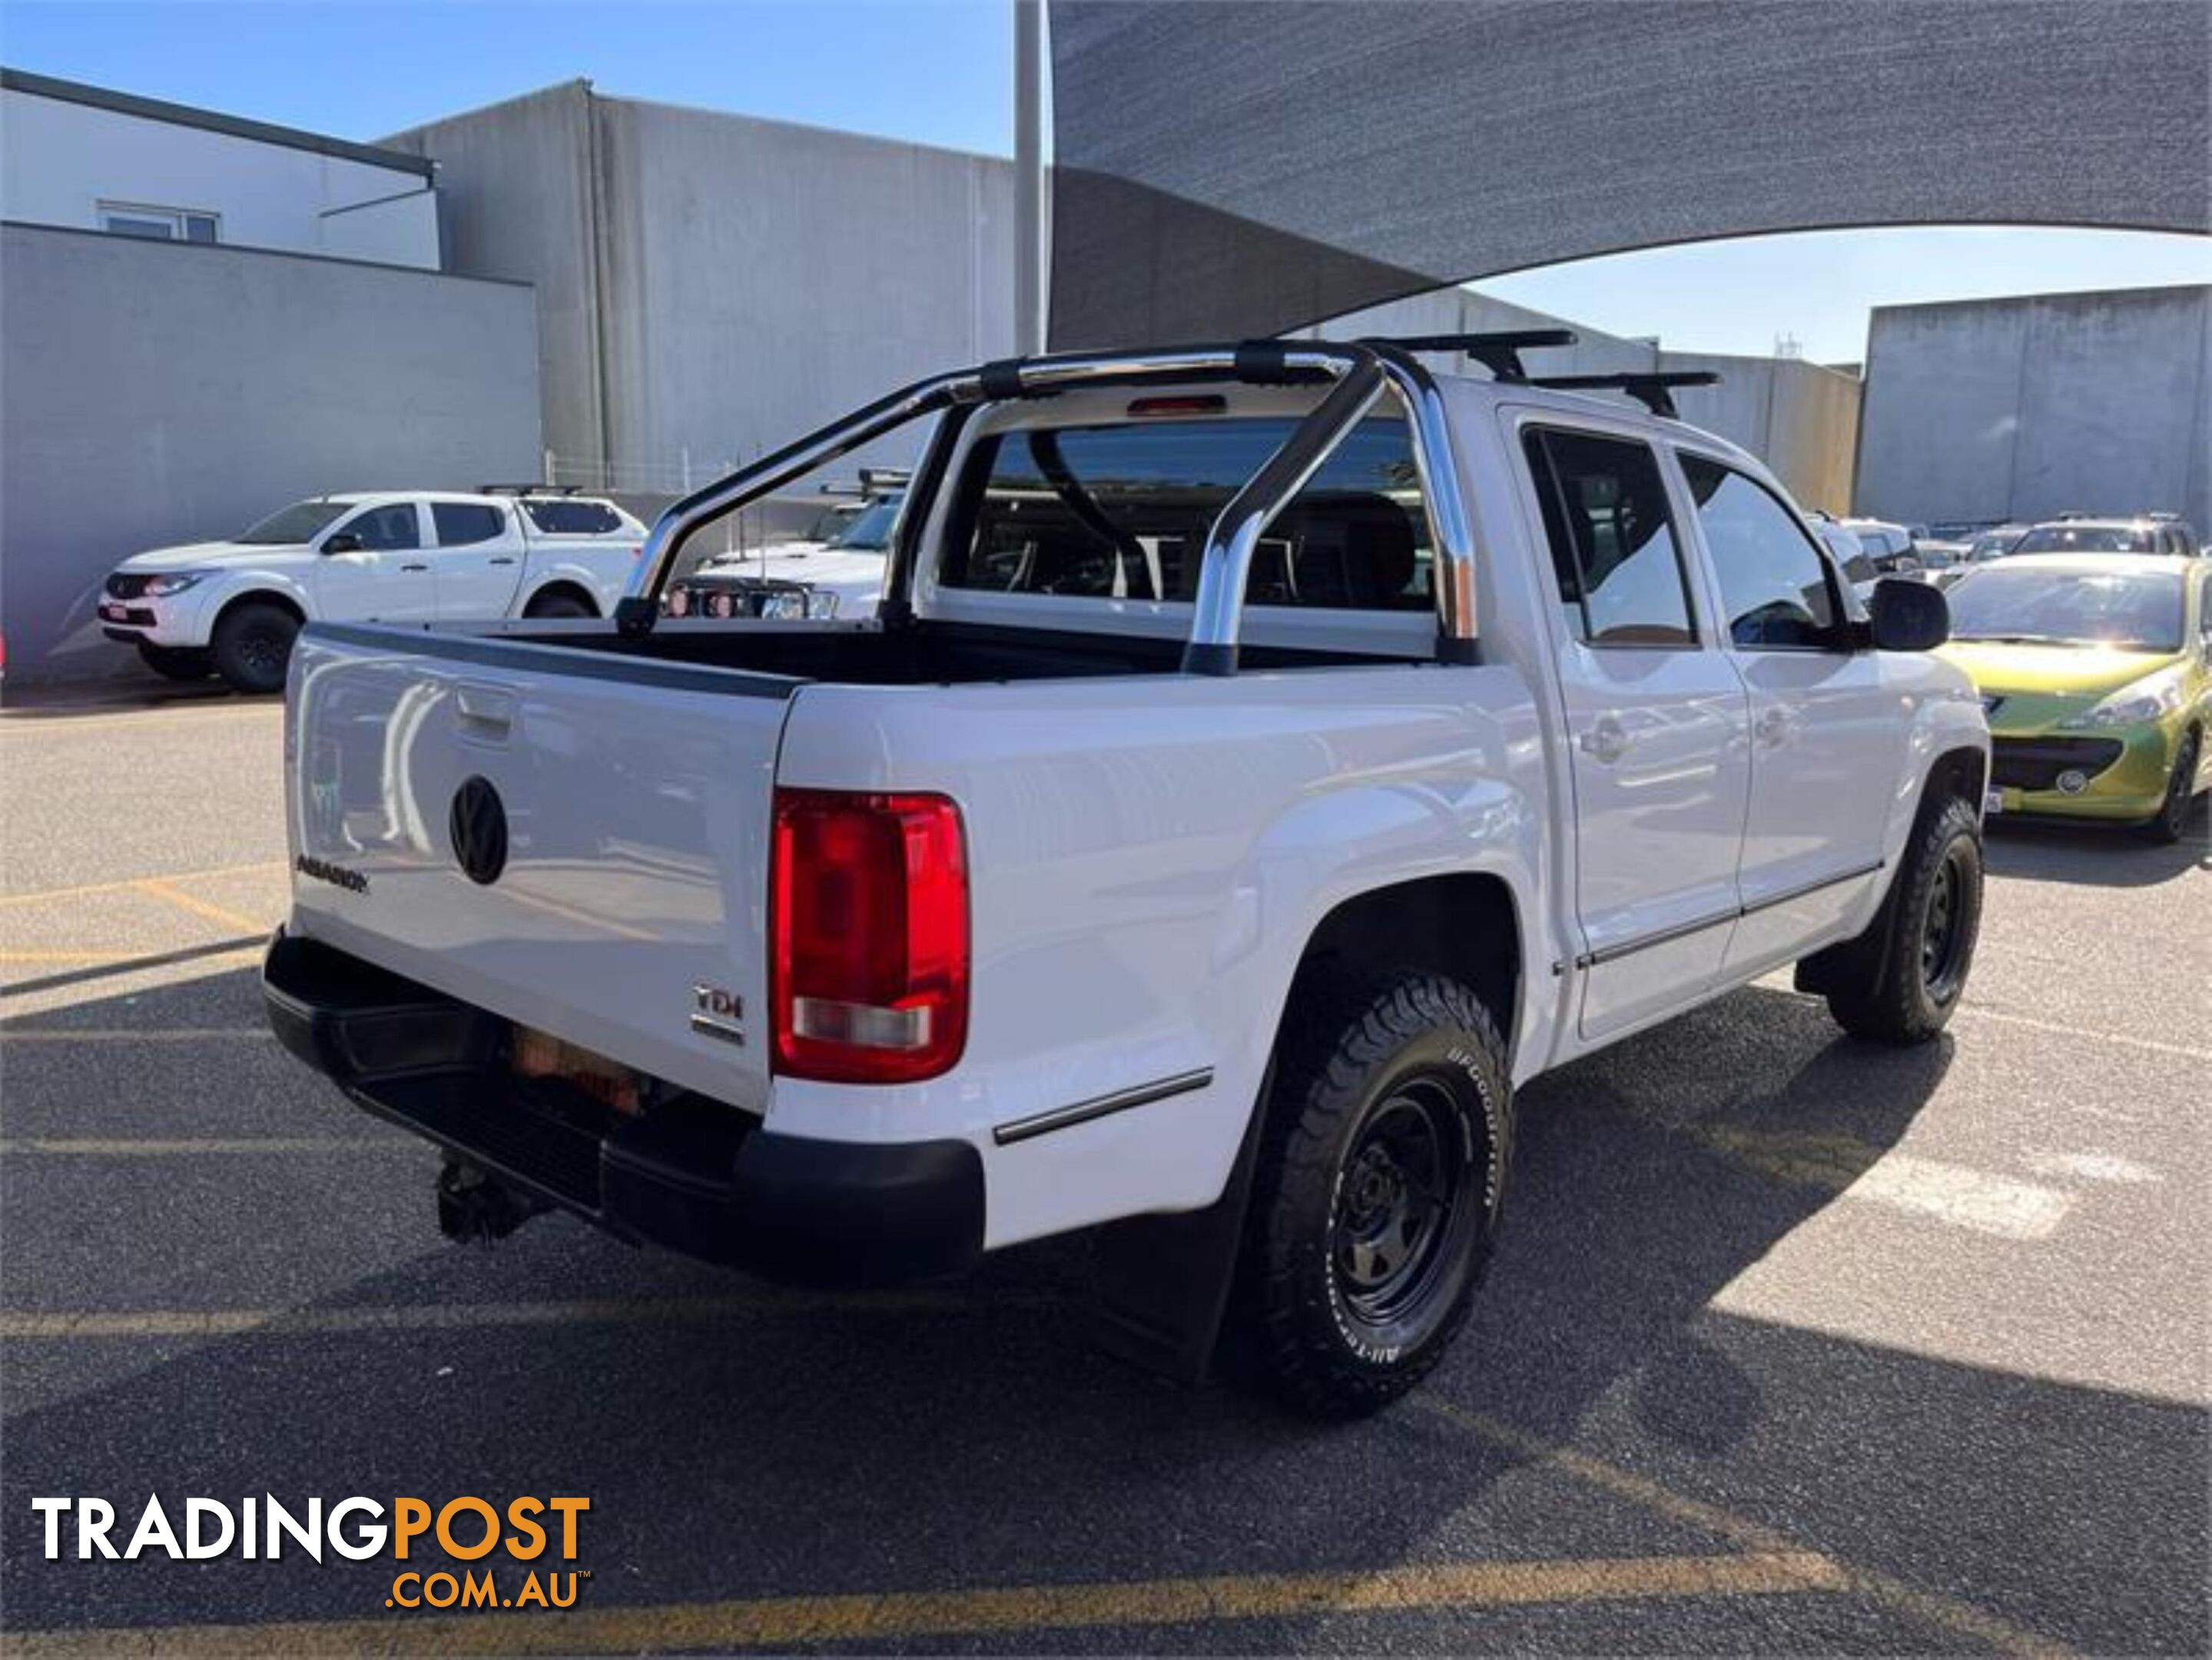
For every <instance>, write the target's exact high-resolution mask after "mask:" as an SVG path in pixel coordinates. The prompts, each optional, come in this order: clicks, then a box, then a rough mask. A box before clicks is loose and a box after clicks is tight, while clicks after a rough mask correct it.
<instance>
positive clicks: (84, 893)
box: [0, 859, 284, 927]
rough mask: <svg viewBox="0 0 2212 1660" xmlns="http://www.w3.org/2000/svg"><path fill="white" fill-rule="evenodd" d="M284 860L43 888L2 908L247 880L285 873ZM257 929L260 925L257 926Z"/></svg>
mask: <svg viewBox="0 0 2212 1660" xmlns="http://www.w3.org/2000/svg"><path fill="white" fill-rule="evenodd" d="M283 868H284V861H283V860H282V859H258V860H254V861H253V862H252V864H250V865H211V866H208V867H207V868H206V869H204V870H173V871H164V872H161V873H159V874H157V875H154V876H129V877H125V878H123V879H120V880H118V881H114V882H89V883H87V884H86V885H84V886H82V887H76V888H42V889H40V891H37V892H35V893H0V905H37V904H43V903H47V902H49V901H52V900H56V899H85V898H89V897H91V896H93V895H94V894H96V893H121V892H122V891H124V890H125V889H126V888H135V887H137V885H139V884H140V883H141V882H197V881H200V880H202V879H205V878H208V877H215V876H245V875H247V874H249V873H252V872H254V871H270V870H283ZM254 926H255V927H260V926H261V924H259V923H258V922H257V923H255V924H254Z"/></svg>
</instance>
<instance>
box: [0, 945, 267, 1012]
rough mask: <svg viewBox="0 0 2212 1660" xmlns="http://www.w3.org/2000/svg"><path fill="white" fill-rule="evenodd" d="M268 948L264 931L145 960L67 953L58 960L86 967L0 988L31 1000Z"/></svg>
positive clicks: (2, 957) (4, 956) (0, 956)
mask: <svg viewBox="0 0 2212 1660" xmlns="http://www.w3.org/2000/svg"><path fill="white" fill-rule="evenodd" d="M268 948H269V937H268V934H267V933H265V932H263V933H256V934H254V935H253V937H252V939H214V940H210V941H209V942H208V943H207V944H206V945H204V946H185V947H183V948H182V949H181V950H178V951H162V952H154V953H153V954H152V955H151V956H144V957H113V956H106V955H101V956H93V957H87V956H85V955H83V954H82V952H78V953H64V954H63V955H62V956H61V957H59V958H56V959H55V960H57V961H60V962H68V963H77V964H82V965H83V966H82V967H80V968H74V969H70V970H65V971H64V972H63V973H60V974H48V975H42V976H39V977H38V978H36V979H33V980H10V981H9V982H7V983H6V984H4V985H0V994H4V995H7V996H10V997H27V996H29V995H30V994H32V993H33V992H40V991H58V990H60V989H61V988H63V987H64V986H77V985H82V984H83V983H84V982H86V981H88V980H106V979H111V978H112V977H113V976H116V975H118V974H131V973H138V972H150V971H152V970H155V969H173V968H178V967H180V966H182V965H183V964H186V963H204V962H216V961H219V960H221V959H222V958H226V957H238V956H242V955H246V954H247V953H252V954H253V955H256V956H258V955H259V954H260V953H261V952H264V951H266V950H267V949H268ZM8 958H9V953H7V952H0V963H4V962H6V961H7V960H8Z"/></svg>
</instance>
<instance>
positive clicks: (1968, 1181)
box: [1689, 1124, 2074, 1239]
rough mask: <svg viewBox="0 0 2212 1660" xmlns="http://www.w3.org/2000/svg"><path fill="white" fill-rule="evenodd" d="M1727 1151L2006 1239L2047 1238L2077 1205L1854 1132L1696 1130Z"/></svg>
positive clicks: (1846, 1194)
mask: <svg viewBox="0 0 2212 1660" xmlns="http://www.w3.org/2000/svg"><path fill="white" fill-rule="evenodd" d="M1689 1134H1690V1135H1691V1137H1692V1139H1693V1140H1697V1141H1699V1142H1701V1143H1702V1144H1704V1145H1705V1146H1708V1147H1711V1149H1712V1150H1713V1151H1714V1152H1717V1153H1720V1154H1721V1155H1722V1156H1723V1157H1724V1158H1730V1159H1733V1160H1735V1161H1736V1162H1737V1163H1740V1164H1744V1165H1747V1167H1749V1168H1750V1169H1752V1170H1755V1171H1759V1173H1760V1174H1761V1175H1763V1176H1770V1177H1773V1178H1774V1179H1775V1180H1776V1181H1778V1182H1787V1183H1794V1184H1796V1185H1797V1186H1800V1187H1814V1188H1822V1189H1826V1190H1827V1191H1828V1192H1831V1193H1832V1194H1834V1195H1836V1196H1837V1197H1838V1198H1839V1199H1849V1200H1852V1201H1858V1202H1863V1203H1868V1204H1877V1205H1887V1206H1888V1207H1890V1208H1892V1209H1893V1210H1901V1211H1910V1212H1912V1213H1916V1214H1918V1215H1923V1216H1932V1217H1934V1218H1935V1219H1936V1220H1938V1221H1941V1222H1948V1223H1950V1224H1952V1225H1954V1226H1957V1227H1962V1228H1972V1230H1973V1231H1975V1232H1977V1233H1990V1234H1996V1236H1998V1237H2000V1238H2005V1239H2045V1238H2048V1237H2050V1236H2051V1233H2052V1232H2053V1231H2056V1230H2057V1226H2058V1225H2059V1223H2061V1222H2062V1221H2063V1220H2064V1219H2065V1218H2066V1215H2067V1213H2068V1212H2069V1211H2071V1210H2072V1209H2073V1208H2074V1195H2071V1194H2069V1193H2066V1192H2063V1191H2062V1190H2060V1189H2057V1188H2047V1187H2044V1186H2042V1185H2041V1184H2039V1183H2034V1182H2021V1181H2018V1180H2015V1178H2013V1177H2009V1176H1999V1175H1997V1174H1996V1173H1995V1172H1993V1171H1978V1170H1972V1169H1970V1168H1968V1167H1967V1166H1966V1165H1964V1164H1948V1163H1946V1162H1945V1161H1943V1160H1942V1159H1939V1158H1923V1157H1921V1156H1920V1155H1919V1154H1917V1153H1910V1152H1897V1151H1895V1150H1894V1149H1890V1150H1885V1149H1882V1148H1879V1147H1876V1146H1874V1145H1873V1144H1872V1143H1871V1142H1866V1141H1862V1140H1858V1139H1857V1137H1855V1136H1848V1135H1810V1134H1765V1133H1761V1132H1759V1131H1756V1130H1745V1129H1738V1128H1734V1127H1732V1126H1729V1125H1725V1124H1710V1125H1704V1126H1700V1127H1698V1128H1692V1130H1690V1132H1689Z"/></svg>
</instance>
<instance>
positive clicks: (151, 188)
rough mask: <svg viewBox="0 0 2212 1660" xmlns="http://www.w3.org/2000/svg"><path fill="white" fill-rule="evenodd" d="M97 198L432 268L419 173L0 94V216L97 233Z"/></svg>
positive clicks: (290, 244) (240, 239)
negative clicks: (206, 217)
mask: <svg viewBox="0 0 2212 1660" xmlns="http://www.w3.org/2000/svg"><path fill="white" fill-rule="evenodd" d="M386 198H402V199H401V200H399V201H397V202H390V203H388V204H386V205H385V206H383V207H382V208H380V209H378V210H374V211H368V210H365V209H364V206H363V204H368V203H374V202H381V201H385V199H386ZM103 202H105V203H109V204H118V205H122V204H131V205H137V206H140V207H148V208H167V209H171V210H179V211H185V210H188V211H191V212H194V213H211V214H214V215H216V216H217V217H218V218H219V220H220V221H221V228H220V230H219V232H218V236H219V239H220V240H222V241H223V242H226V243H230V244H234V245H235V246H242V247H257V248H282V249H286V250H289V251H290V252H295V253H327V254H335V255H340V256H343V257H345V258H356V259H372V260H376V261H379V262H380V263H384V264H388V265H413V266H416V267H419V268H421V269H422V270H425V271H435V270H436V269H437V268H438V222H437V209H436V205H435V204H436V193H435V192H434V191H433V190H432V189H431V188H430V185H429V181H428V179H424V178H423V177H422V174H420V173H414V172H410V171H408V170H407V169H405V168H404V167H377V166H374V165H372V164H370V163H368V162H366V161H356V160H353V159H351V158H349V157H345V156H337V155H319V154H317V153H316V152H314V151H312V150H307V149H296V148H293V147H290V146H287V145H283V144H273V143H263V142H260V141H258V140H255V139H252V138H246V137H239V136H237V135H236V134H233V133H226V132H214V131H207V130H206V129H204V128H198V127H191V126H184V125H177V124H175V123H173V122H168V121H160V120H152V119H146V118H144V117H141V116H136V115H126V114H124V113H122V112H118V111H116V110H112V109H100V108H96V107H94V106H91V105H88V104H82V103H73V102H70V101H67V100H62V99H57V98H46V97H42V96H40V95H39V94H34V93H28V92H22V91H19V90H17V89H16V88H12V87H11V88H7V89H6V90H4V91H0V218H5V219H10V220H16V221H21V222H29V223H32V224H41V225H58V226H68V227H73V228H77V229H81V230H98V229H99V228H100V204H102V203H103Z"/></svg>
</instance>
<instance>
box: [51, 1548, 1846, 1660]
mask: <svg viewBox="0 0 2212 1660" xmlns="http://www.w3.org/2000/svg"><path fill="white" fill-rule="evenodd" d="M1841 1589H1843V1583H1842V1581H1841V1580H1840V1579H1838V1577H1837V1575H1836V1572H1835V1570H1834V1567H1833V1566H1832V1564H1831V1563H1829V1562H1828V1561H1827V1560H1826V1559H1825V1558H1823V1557H1820V1556H1818V1555H1814V1554H1810V1553H1808V1552H1802V1551H1785V1552H1774V1553H1764V1552H1763V1553H1758V1554H1752V1555H1747V1556H1654V1557H1626V1558H1612V1559H1597V1560H1583V1561H1550V1562H1545V1561H1537V1562H1452V1563H1439V1564H1435V1565H1408V1566H1401V1567H1392V1568H1381V1569H1372V1570H1369V1569H1355V1570H1351V1571H1346V1572H1320V1573H1253V1574H1221V1575H1216V1576H1212V1577H1208V1578H1188V1579H1151V1580H1134V1581H1125V1582H1122V1583H1120V1584H1060V1585H1008V1586H998V1587H985V1588H977V1589H973V1590H941V1591H890V1592H882V1593H868V1592H863V1593H861V1594H859V1595H848V1596H772V1597H761V1598H757V1599H752V1600H732V1601H728V1602H673V1603H663V1604H660V1605H659V1606H656V1607H645V1608H608V1607H600V1608H589V1607H581V1606H580V1607H578V1608H575V1609H573V1610H570V1611H568V1612H564V1613H560V1614H489V1615H487V1614H464V1615H458V1616H454V1615H445V1616H435V1617H431V1618H427V1619H394V1618H386V1619H383V1620H300V1621H293V1622H288V1623H284V1624H270V1625H258V1626H169V1627H137V1628H134V1627H109V1628H107V1629H105V1630H93V1631H73V1632H19V1633H15V1637H14V1638H13V1639H12V1640H11V1642H10V1644H9V1652H11V1653H15V1654H21V1655H25V1656H32V1657H50V1656H68V1655H80V1654H85V1655H89V1654H100V1655H117V1654H148V1655H185V1656H191V1655H315V1654H416V1653H422V1652H425V1651H429V1650H433V1649H437V1650H446V1649H458V1650H461V1651H467V1652H474V1653H498V1654H573V1653H581V1652H599V1653H606V1652H618V1653H626V1654H629V1653H638V1652H641V1651H647V1650H663V1649H707V1650H720V1649H731V1648H769V1649H787V1648H792V1647H794V1646H797V1645H800V1644H811V1643H862V1644H871V1645H882V1644H886V1643H896V1642H902V1641H909V1640H912V1639H920V1638H929V1637H957V1636H969V1635H980V1634H982V1633H990V1632H1048V1631H1079V1630H1086V1629H1088V1630H1097V1629H1099V1628H1102V1627H1103V1628H1111V1627H1124V1626H1182V1625H1195V1624H1199V1623H1200V1622H1203V1621H1208V1620H1262V1619H1270V1618H1277V1619H1279V1618H1282V1617H1285V1616H1292V1617H1295V1616H1301V1615H1304V1616H1310V1615H1316V1614H1400V1613H1407V1612H1412V1611H1417V1610H1425V1609H1451V1608H1512V1607H1522V1606H1527V1605H1528V1604H1532V1603H1547V1602H1570V1603H1572V1602H1617V1601H1622V1600H1627V1599H1637V1598H1644V1597H1653V1596H1773V1595H1778V1594H1780V1595H1790V1594H1794V1593H1803V1592H1807V1591H1833V1590H1841ZM587 1594H588V1593H587Z"/></svg>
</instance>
